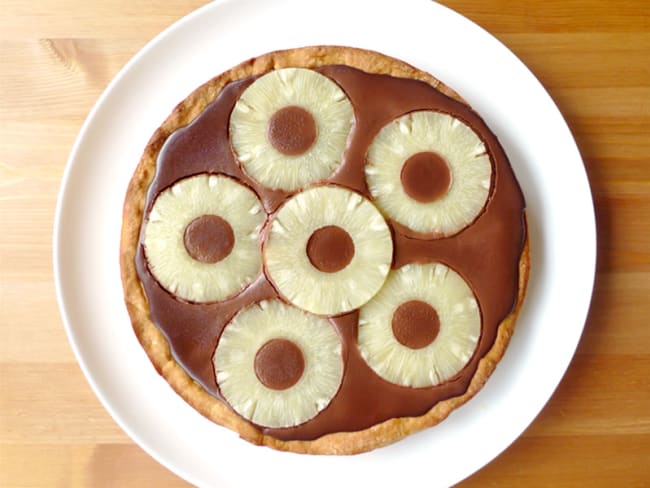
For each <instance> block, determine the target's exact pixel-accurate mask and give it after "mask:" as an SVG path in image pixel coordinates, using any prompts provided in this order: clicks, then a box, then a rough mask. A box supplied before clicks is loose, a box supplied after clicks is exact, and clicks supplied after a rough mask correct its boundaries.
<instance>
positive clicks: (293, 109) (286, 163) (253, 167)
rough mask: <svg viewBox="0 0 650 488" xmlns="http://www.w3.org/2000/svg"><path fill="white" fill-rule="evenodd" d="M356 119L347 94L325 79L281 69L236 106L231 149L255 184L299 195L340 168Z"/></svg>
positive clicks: (262, 80)
mask: <svg viewBox="0 0 650 488" xmlns="http://www.w3.org/2000/svg"><path fill="white" fill-rule="evenodd" d="M353 117H354V114H353V110H352V104H351V103H350V101H349V100H348V98H347V97H346V95H345V93H343V91H342V90H341V88H339V86H338V85H337V84H336V83H334V82H333V81H332V80H330V79H329V78H327V77H326V76H323V75H321V74H319V73H317V72H316V71H312V70H309V69H304V68H284V69H278V70H275V71H271V72H270V73H268V74H266V75H264V76H262V77H260V78H258V79H257V80H255V81H254V82H253V83H252V84H251V85H250V86H249V87H248V88H247V89H246V90H245V91H244V93H242V95H241V97H240V98H239V100H238V101H237V103H236V104H235V108H234V109H233V111H232V114H231V116H230V137H231V143H232V147H233V149H234V151H235V155H236V156H237V159H238V160H239V162H240V163H241V165H242V167H243V169H244V171H246V173H248V174H249V175H250V176H251V177H252V178H253V179H255V180H256V181H258V182H259V183H261V184H262V185H264V186H266V187H268V188H271V189H273V190H278V189H280V190H285V191H294V190H297V189H300V188H304V187H305V186H307V185H308V184H309V183H312V182H314V181H318V180H323V179H325V178H327V177H329V176H330V175H331V174H332V173H333V172H334V171H335V170H336V169H337V168H338V166H339V165H340V163H341V158H342V156H343V150H344V149H345V146H346V143H347V139H348V134H349V132H350V128H351V127H352V122H353Z"/></svg>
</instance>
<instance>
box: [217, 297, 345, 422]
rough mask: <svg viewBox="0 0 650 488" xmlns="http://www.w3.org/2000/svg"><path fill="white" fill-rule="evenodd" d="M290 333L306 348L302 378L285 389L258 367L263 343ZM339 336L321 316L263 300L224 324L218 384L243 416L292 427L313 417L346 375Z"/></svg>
mask: <svg viewBox="0 0 650 488" xmlns="http://www.w3.org/2000/svg"><path fill="white" fill-rule="evenodd" d="M274 339H286V340H288V341H291V342H292V343H293V344H295V345H296V346H297V347H298V348H299V349H300V351H301V352H302V354H303V357H304V369H303V372H302V376H301V377H300V379H299V380H298V381H297V382H296V383H295V384H293V385H292V386H289V387H288V388H284V389H273V388H269V387H267V386H265V384H264V383H263V382H262V381H261V380H260V379H259V377H258V376H257V373H256V371H255V367H256V364H255V363H256V357H257V354H258V352H259V351H260V349H262V348H263V347H264V346H265V345H266V344H268V343H269V342H270V341H273V340H274ZM341 347H342V346H341V339H340V338H339V336H338V334H337V333H336V331H335V329H334V327H333V326H332V325H331V324H330V323H329V322H328V321H327V319H324V318H322V317H318V316H316V315H312V314H309V313H306V312H303V311H302V310H299V309H297V308H295V307H292V306H291V305H285V304H284V303H282V302H280V301H279V300H270V301H263V302H260V303H257V304H255V305H252V306H250V307H248V308H246V309H244V310H242V311H240V312H239V313H238V314H237V315H236V316H235V318H233V319H232V321H230V323H228V324H227V325H226V327H225V328H224V330H223V333H222V334H221V338H220V339H219V343H218V344H217V348H216V350H215V353H214V356H213V364H214V369H215V372H216V378H217V384H218V385H219V389H220V391H221V393H222V395H223V396H224V398H225V399H226V400H227V401H228V403H229V404H230V406H231V407H232V408H233V409H234V410H235V411H236V412H237V413H239V414H240V415H241V416H242V417H244V418H246V419H248V420H250V421H251V422H253V423H255V424H257V425H261V426H264V427H271V428H281V427H293V426H295V425H299V424H302V423H304V422H306V421H308V420H310V419H312V418H313V417H315V416H316V415H317V414H318V413H319V412H320V411H321V410H323V409H324V408H325V407H326V406H327V405H329V403H330V401H331V400H332V398H333V397H334V395H335V394H336V392H337V391H338V389H339V386H340V385H341V381H342V378H343V358H342V355H341Z"/></svg>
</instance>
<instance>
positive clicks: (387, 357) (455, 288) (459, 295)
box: [358, 263, 481, 388]
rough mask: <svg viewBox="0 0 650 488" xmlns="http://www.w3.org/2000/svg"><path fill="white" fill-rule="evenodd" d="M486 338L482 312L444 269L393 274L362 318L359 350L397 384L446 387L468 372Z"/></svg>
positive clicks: (417, 267) (410, 268) (412, 267)
mask: <svg viewBox="0 0 650 488" xmlns="http://www.w3.org/2000/svg"><path fill="white" fill-rule="evenodd" d="M480 334H481V312H480V310H479V307H478V304H477V302H476V298H475V297H474V294H473V292H472V290H471V289H470V287H469V286H468V285H467V283H465V281H464V280H463V279H462V278H461V277H460V275H459V274H458V273H456V272H455V271H453V270H452V269H450V268H448V267H447V266H445V265H443V264H439V263H432V264H408V265H406V266H403V267H402V268H400V269H398V270H396V271H393V272H391V274H390V275H389V277H388V279H387V280H386V284H385V285H384V286H383V288H382V289H381V291H380V292H379V293H378V294H377V295H376V296H375V298H373V299H372V300H371V301H370V302H368V303H367V304H366V305H365V306H364V307H362V308H361V310H360V312H359V336H358V339H359V350H360V352H361V355H362V356H363V357H364V359H365V360H366V362H367V363H368V365H369V366H370V367H371V368H372V369H373V370H374V371H375V372H376V373H377V374H378V375H379V376H381V377H382V378H384V379H385V380H387V381H390V382H391V383H395V384H398V385H402V386H410V387H415V388H420V387H426V386H433V385H437V384H440V383H443V382H445V381H447V380H448V379H450V378H451V377H453V376H454V375H455V374H456V373H458V372H459V371H460V370H462V369H463V368H464V367H465V365H466V364H467V363H468V362H469V360H470V359H471V358H472V355H473V354H474V350H475V349H476V346H477V344H478V339H479V336H480Z"/></svg>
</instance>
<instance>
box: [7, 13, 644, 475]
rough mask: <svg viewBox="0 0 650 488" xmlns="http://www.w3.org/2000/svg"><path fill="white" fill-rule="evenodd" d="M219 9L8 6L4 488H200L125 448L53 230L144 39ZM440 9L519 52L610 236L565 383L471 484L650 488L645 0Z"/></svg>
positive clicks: (603, 232)
mask: <svg viewBox="0 0 650 488" xmlns="http://www.w3.org/2000/svg"><path fill="white" fill-rule="evenodd" d="M204 3H205V1H204V0H200V1H199V0H167V1H165V2H163V3H153V2H150V1H145V0H131V1H129V2H123V1H121V0H101V1H97V2H81V1H79V0H39V1H32V2H25V1H24V0H4V1H3V2H2V8H0V66H1V67H2V68H1V69H0V236H2V237H1V238H0V336H1V337H2V340H0V486H2V487H5V486H6V487H41V486H42V487H51V486H53V487H104V486H106V487H109V486H111V487H112V486H120V487H131V486H133V487H140V486H161V487H180V486H187V485H186V483H184V482H183V481H182V480H180V479H179V478H177V477H176V476H175V475H173V474H172V473H170V472H169V471H167V470H166V469H165V468H163V467H162V466H160V465H158V464H157V463H156V462H155V461H154V460H152V459H151V458H150V457H149V456H148V455H147V454H145V453H144V452H143V451H142V450H141V449H140V448H139V447H137V446H136V445H134V444H133V443H132V442H131V441H130V440H129V439H128V437H127V436H126V435H125V434H124V433H123V432H122V431H121V430H120V429H119V427H117V425H116V424H115V423H114V421H113V420H112V419H111V418H110V417H109V416H108V414H107V413H106V412H105V411H104V409H103V407H102V406H101V405H100V403H99V401H98V400H97V399H96V398H95V396H94V395H93V393H92V392H91V390H90V388H89V386H88V384H87V383H86V381H85V379H84V378H83V375H82V374H81V372H80V370H79V367H78V366H77V364H76V362H75V359H74V356H73V355H72V352H71V350H70V347H69V345H68V343H67V340H66V337H65V334H64V331H63V326H62V324H61V321H60V319H59V315H58V311H57V307H56V302H55V297H54V286H53V283H52V271H51V235H52V222H53V215H54V207H55V204H56V196H57V192H58V187H59V183H60V179H61V176H62V174H63V169H64V166H65V162H66V160H67V156H68V153H69V151H70V149H71V146H72V143H73V142H74V139H75V137H76V135H77V132H78V131H79V128H80V127H81V124H82V122H83V120H84V118H85V117H86V115H87V113H88V111H89V110H90V108H91V107H92V105H93V104H94V102H95V101H96V99H97V97H98V96H99V95H100V93H101V92H102V90H103V89H104V88H105V87H106V85H107V84H108V83H109V81H110V80H111V79H112V77H113V76H115V74H116V73H117V71H118V70H119V69H120V68H121V67H122V66H123V65H124V63H126V61H128V59H130V58H131V56H133V55H134V54H135V53H136V52H137V51H138V50H139V49H140V48H141V47H142V46H144V45H145V44H146V42H148V41H149V40H150V39H151V38H153V37H154V36H155V35H156V34H158V33H159V32H160V31H162V30H163V29H164V28H165V27H167V26H168V25H170V24H171V23H172V22H174V21H175V20H176V19H178V18H180V17H182V16H183V15H185V14H187V13H189V12H191V11H192V10H194V9H196V8H198V7H199V6H202V5H203V4H204ZM442 3H444V4H445V5H447V6H449V7H451V8H453V9H455V10H457V11H458V12H460V13H462V14H463V15H465V16H467V17H468V18H470V19H471V20H473V21H475V22H477V23H478V24H479V25H481V26H482V27H484V28H485V29H487V30H488V31H490V32H491V33H493V34H494V35H495V36H496V37H497V38H499V39H500V40H501V41H502V42H504V43H505V44H506V45H507V46H508V47H509V48H510V49H511V50H512V51H513V52H514V53H515V54H516V55H517V56H519V57H520V58H521V59H522V60H523V61H524V63H526V64H527V65H528V66H529V67H530V68H531V70H532V71H533V72H534V73H535V74H536V76H537V77H538V78H539V79H540V81H541V82H542V83H543V84H544V86H545V87H546V88H547V89H548V91H549V93H550V94H551V96H552V97H553V99H554V100H555V101H556V103H557V104H558V106H559V108H560V110H561V111H562V113H563V115H564V116H565V118H566V120H567V122H568V123H569V126H570V128H571V130H572V132H573V134H574V135H575V137H576V140H577V142H578V145H579V148H580V151H581V153H582V155H583V158H584V161H585V166H586V168H587V172H588V175H589V179H590V181H591V184H592V189H593V193H594V202H595V207H596V214H597V223H598V239H599V245H598V253H599V254H598V266H597V269H598V273H597V277H596V287H595V291H594V299H593V303H592V306H591V311H590V314H589V318H588V321H587V325H586V327H585V332H584V335H583V338H582V340H581V342H580V345H579V347H578V351H577V354H576V356H575V358H574V360H573V362H572V364H571V367H570V369H569V371H568V373H567V375H566V376H565V378H564V379H563V381H562V383H561V384H560V386H559V388H558V390H557V391H556V392H555V394H554V395H553V397H552V398H551V400H550V401H549V403H548V405H547V406H546V407H545V409H544V410H543V411H542V413H541V414H540V416H539V417H538V418H537V419H536V420H535V421H534V422H533V424H532V425H531V426H530V427H529V428H528V429H527V431H526V432H525V433H524V434H523V436H522V437H521V438H519V439H518V440H517V441H516V442H515V443H514V444H513V445H512V446H510V448H508V449H507V450H506V451H505V452H504V453H503V454H502V455H501V456H499V457H498V458H497V459H496V460H495V461H493V462H492V463H490V464H489V465H488V466H486V467H485V468H483V469H482V470H481V471H479V472H478V473H476V474H474V475H473V476H471V477H470V478H469V479H467V480H465V481H464V482H463V483H461V486H470V487H471V486H499V487H508V486H513V487H518V486H585V485H591V486H649V485H650V463H649V462H648V460H650V375H649V371H650V327H649V326H648V324H650V9H649V8H648V3H647V1H646V0H623V1H620V2H613V1H611V0H568V1H563V0H547V1H544V2H541V1H539V2H537V1H535V2H512V1H509V0H485V1H483V2H476V1H475V0H445V1H443V2H442ZM567 272H570V270H567ZM549 354H552V351H550V352H549Z"/></svg>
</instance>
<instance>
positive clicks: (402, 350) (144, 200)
mask: <svg viewBox="0 0 650 488" xmlns="http://www.w3.org/2000/svg"><path fill="white" fill-rule="evenodd" d="M120 261H121V273H122V281H123V285H124V296H125V301H126V305H127V309H128V311H129V314H130V317H131V322H132V325H133V329H134V331H135V333H136V336H137V337H138V339H139V341H140V343H141V344H142V346H143V348H144V350H145V351H146V352H147V354H148V356H149V358H150V359H151V362H152V364H153V366H154V367H155V368H156V370H157V371H158V372H159V373H160V374H161V375H162V376H163V377H164V378H165V379H166V380H167V381H168V383H169V384H170V385H171V387H172V388H173V389H174V390H175V391H176V392H178V394H180V395H181V396H182V397H183V398H184V399H185V400H186V401H187V402H188V403H189V404H190V405H192V406H193V407H194V408H195V409H196V410H197V411H199V412H200V413H201V414H203V415H205V416H206V417H208V418H209V419H211V420H212V421H214V422H216V423H218V424H221V425H223V426H225V427H228V428H230V429H232V430H234V431H236V432H238V433H239V435H240V436H241V437H242V438H243V439H246V440H247V441H249V442H252V443H255V444H259V445H266V446H269V447H272V448H275V449H280V450H288V451H294V452H300V453H314V454H353V453H358V452H364V451H368V450H371V449H374V448H377V447H380V446H383V445H386V444H389V443H391V442H395V441H397V440H399V439H402V438H403V437H406V436H407V435H409V434H411V433H413V432H416V431H419V430H422V429H424V428H427V427H431V426H433V425H435V424H437V423H438V422H440V421H442V420H443V419H444V418H445V417H447V416H448V415H449V413H450V412H452V411H453V410H454V409H456V408H458V407H459V406H461V405H462V404H463V403H465V402H466V401H468V400H469V399H470V398H472V397H473V396H474V395H475V394H476V392H477V391H479V390H480V389H481V387H482V386H483V384H484V383H485V381H487V379H488V377H489V376H490V374H491V373H492V372H493V371H494V369H495V367H496V366H497V363H498V362H499V360H500V359H501V357H502V355H503V354H504V352H505V349H506V347H507V344H508V342H509V339H510V337H511V335H512V333H513V331H514V327H515V320H516V317H517V314H518V312H519V309H520V306H521V304H522V301H523V298H524V295H525V290H526V284H527V280H528V271H529V255H528V238H527V228H526V216H525V202H524V198H523V195H522V193H521V190H520V188H519V185H518V183H517V180H516V178H515V175H514V173H513V171H512V168H511V167H510V163H509V161H508V158H507V156H506V154H505V152H504V150H503V148H502V147H501V145H500V144H499V141H498V139H497V138H496V136H495V135H494V134H493V133H492V132H491V131H490V129H489V128H488V127H487V125H486V124H485V122H484V121H483V120H482V119H481V117H480V116H479V115H478V114H477V113H476V112H475V111H473V110H472V108H471V107H470V106H469V105H468V104H467V103H466V102H465V101H464V100H463V99H462V98H461V97H460V96H459V95H458V94H456V93H455V92H454V91H453V90H451V89H450V88H448V87H447V86H445V85H444V84H442V83H441V82H440V81H438V80H437V79H435V78H434V77H432V76H431V75H429V74H428V73H425V72H423V71H420V70H418V69H416V68H414V67H412V66H409V65H407V64H406V63H404V62H402V61H399V60H396V59H394V58H390V57H387V56H384V55H382V54H379V53H376V52H371V51H366V50H359V49H354V48H349V47H333V46H317V47H306V48H299V49H291V50H286V51H278V52H273V53H269V54H265V55H262V56H260V57H257V58H253V59H251V60H248V61H246V62H244V63H242V64H240V65H238V66H235V67H233V68H232V69H230V70H228V71H226V72H225V73H223V74H221V75H219V76H216V77H215V78H213V79H212V80H210V81H208V82H207V83H206V84H204V85H202V86H201V87H199V88H197V89H196V90H195V91H194V92H193V93H192V94H190V95H189V96H188V97H187V98H186V99H185V100H183V101H182V102H181V103H180V104H179V105H178V106H177V107H176V109H175V110H174V112H173V113H172V114H171V115H170V116H169V117H168V118H167V120H166V121H164V123H163V124H162V125H161V126H160V128H159V129H158V130H157V131H156V132H155V134H154V135H153V137H152V138H151V140H150V141H149V143H148V144H147V146H146V148H145V151H144V154H143V156H142V158H141V160H140V162H139V164H138V165H137V168H136V170H135V173H134V175H133V178H132V179H131V183H130V185H129V188H128V191H127V195H126V199H125V205H124V220H123V228H122V240H121V256H120Z"/></svg>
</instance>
